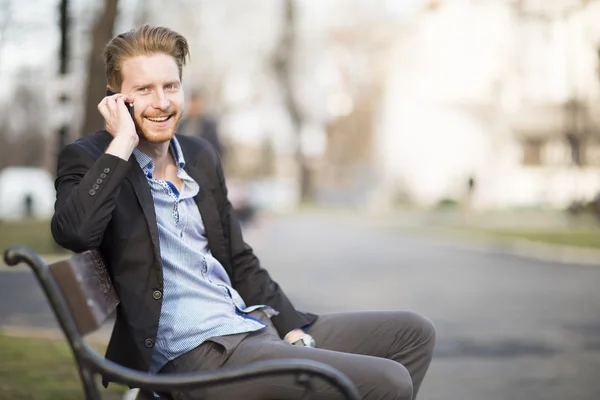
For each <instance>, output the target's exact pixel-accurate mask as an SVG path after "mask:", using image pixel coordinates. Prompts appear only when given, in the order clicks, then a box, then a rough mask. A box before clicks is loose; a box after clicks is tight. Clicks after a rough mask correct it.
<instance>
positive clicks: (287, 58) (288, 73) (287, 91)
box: [273, 0, 312, 202]
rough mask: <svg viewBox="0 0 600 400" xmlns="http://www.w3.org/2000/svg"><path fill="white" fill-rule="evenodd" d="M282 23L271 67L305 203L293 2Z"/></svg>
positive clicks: (307, 183) (308, 191) (308, 193)
mask: <svg viewBox="0 0 600 400" xmlns="http://www.w3.org/2000/svg"><path fill="white" fill-rule="evenodd" d="M283 22H284V23H283V32H282V34H281V37H280V40H279V44H278V45H277V48H276V50H275V54H274V59H273V66H274V69H275V74H276V76H277V79H278V80H279V85H280V87H281V90H282V93H283V97H284V101H285V106H286V108H287V111H288V114H289V116H290V119H291V122H292V129H294V131H295V133H296V153H295V158H296V163H297V165H298V174H299V176H298V179H299V181H300V182H299V184H300V198H301V200H302V201H303V202H306V201H310V200H312V182H311V179H310V178H311V176H310V169H309V168H308V165H307V162H306V158H305V157H304V153H303V151H302V142H301V138H300V135H301V128H302V122H303V120H302V114H301V112H300V107H299V104H298V102H297V100H296V98H295V97H294V88H293V83H292V65H293V61H294V50H295V41H296V8H295V4H294V0H285V2H284V21H283Z"/></svg>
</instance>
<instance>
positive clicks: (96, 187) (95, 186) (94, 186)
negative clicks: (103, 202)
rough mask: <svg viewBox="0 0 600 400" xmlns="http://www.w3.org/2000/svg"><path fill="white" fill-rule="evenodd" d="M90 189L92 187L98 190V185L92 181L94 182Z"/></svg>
mask: <svg viewBox="0 0 600 400" xmlns="http://www.w3.org/2000/svg"><path fill="white" fill-rule="evenodd" d="M92 189H94V190H98V189H100V186H98V185H97V184H96V183H94V184H93V185H92Z"/></svg>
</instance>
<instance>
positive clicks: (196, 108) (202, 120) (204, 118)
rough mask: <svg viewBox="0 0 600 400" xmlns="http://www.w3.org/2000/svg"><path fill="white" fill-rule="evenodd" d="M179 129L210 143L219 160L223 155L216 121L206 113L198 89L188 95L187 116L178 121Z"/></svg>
mask: <svg viewBox="0 0 600 400" xmlns="http://www.w3.org/2000/svg"><path fill="white" fill-rule="evenodd" d="M179 131H180V132H183V133H186V134H188V135H192V136H198V137H201V138H203V139H204V140H206V141H207V142H208V143H210V144H211V145H212V146H213V147H214V149H215V150H216V151H217V154H218V155H219V157H220V158H221V160H222V159H223V158H224V156H225V149H224V148H223V144H222V143H221V138H220V137H219V131H218V129H217V122H216V121H215V120H214V119H213V118H211V117H210V116H208V115H206V112H205V110H204V101H203V99H202V95H201V94H200V92H198V91H194V92H192V94H191V95H190V103H189V105H188V107H187V116H185V117H184V118H182V120H181V122H180V123H179Z"/></svg>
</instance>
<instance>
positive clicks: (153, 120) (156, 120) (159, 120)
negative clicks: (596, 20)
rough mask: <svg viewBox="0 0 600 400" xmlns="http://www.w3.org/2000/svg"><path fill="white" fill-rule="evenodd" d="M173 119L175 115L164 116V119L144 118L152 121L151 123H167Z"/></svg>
mask: <svg viewBox="0 0 600 400" xmlns="http://www.w3.org/2000/svg"><path fill="white" fill-rule="evenodd" d="M171 117H173V114H171V115H164V116H162V117H144V118H146V119H147V120H148V121H151V122H165V121H168V120H169V119H171Z"/></svg>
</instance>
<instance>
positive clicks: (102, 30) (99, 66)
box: [80, 0, 119, 136]
mask: <svg viewBox="0 0 600 400" xmlns="http://www.w3.org/2000/svg"><path fill="white" fill-rule="evenodd" d="M118 2H119V1H118V0H105V4H104V13H103V14H102V16H101V17H100V19H99V20H98V21H97V22H96V25H95V26H94V30H93V31H92V50H91V52H90V56H89V64H88V75H87V85H86V94H85V115H84V123H83V128H82V130H81V133H80V136H84V135H87V134H89V133H92V132H95V131H98V130H101V129H104V118H102V115H100V113H99V112H98V109H97V106H98V103H99V102H100V100H102V98H104V96H106V76H105V75H104V61H103V59H102V52H103V50H104V46H105V45H106V43H108V41H109V40H110V39H112V37H113V30H114V26H115V19H116V17H117V5H118Z"/></svg>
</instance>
